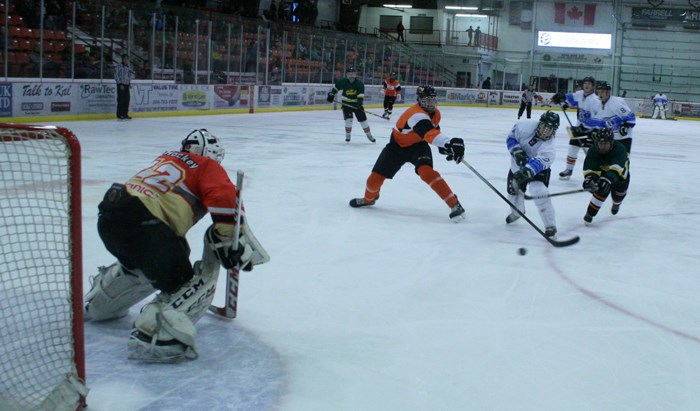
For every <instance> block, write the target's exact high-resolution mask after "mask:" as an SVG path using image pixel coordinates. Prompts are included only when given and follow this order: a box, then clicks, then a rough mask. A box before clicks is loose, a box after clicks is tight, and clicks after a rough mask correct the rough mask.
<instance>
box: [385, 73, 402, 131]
mask: <svg viewBox="0 0 700 411" xmlns="http://www.w3.org/2000/svg"><path fill="white" fill-rule="evenodd" d="M396 100H401V84H399V79H397V78H396V73H391V74H390V75H389V78H388V79H386V80H384V114H382V117H383V118H385V119H387V120H388V119H389V117H391V112H392V111H393V110H394V103H395V102H396Z"/></svg>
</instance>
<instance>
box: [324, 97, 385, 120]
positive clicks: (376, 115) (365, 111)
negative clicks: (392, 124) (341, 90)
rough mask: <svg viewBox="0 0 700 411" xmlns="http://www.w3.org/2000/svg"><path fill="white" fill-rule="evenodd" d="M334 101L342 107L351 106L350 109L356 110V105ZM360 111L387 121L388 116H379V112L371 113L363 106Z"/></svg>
mask: <svg viewBox="0 0 700 411" xmlns="http://www.w3.org/2000/svg"><path fill="white" fill-rule="evenodd" d="M335 102H336V103H340V105H341V106H343V107H347V108H351V109H354V110H357V107H353V106H351V105H349V104H345V103H343V102H342V101H338V100H335ZM362 112H363V113H365V114H369V115H372V116H375V117H379V118H381V119H382V120H386V121H389V119H388V118H386V117H382V116H380V115H379V114H375V113H372V112H371V111H367V110H365V109H364V107H363V108H362Z"/></svg>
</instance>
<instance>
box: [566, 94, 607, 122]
mask: <svg viewBox="0 0 700 411" xmlns="http://www.w3.org/2000/svg"><path fill="white" fill-rule="evenodd" d="M598 101H600V99H599V98H598V96H597V95H596V94H595V93H591V94H589V95H587V96H584V95H583V90H579V91H577V92H575V93H569V94H567V95H566V104H568V105H569V107H573V108H575V109H577V115H576V116H577V119H578V124H584V123H585V121H586V119H588V118H589V117H590V116H591V110H592V108H593V107H594V105H595V103H596V102H598Z"/></svg>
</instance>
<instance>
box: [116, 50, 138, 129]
mask: <svg viewBox="0 0 700 411" xmlns="http://www.w3.org/2000/svg"><path fill="white" fill-rule="evenodd" d="M133 77H134V70H133V69H132V68H131V66H130V65H129V55H128V54H123V55H122V62H121V63H117V64H115V65H114V78H115V79H116V80H117V119H119V120H131V117H129V101H130V100H131V91H130V89H131V79H132V78H133Z"/></svg>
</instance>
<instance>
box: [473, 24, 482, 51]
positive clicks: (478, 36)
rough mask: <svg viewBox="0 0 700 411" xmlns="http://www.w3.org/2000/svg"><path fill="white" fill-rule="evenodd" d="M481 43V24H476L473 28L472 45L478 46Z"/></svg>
mask: <svg viewBox="0 0 700 411" xmlns="http://www.w3.org/2000/svg"><path fill="white" fill-rule="evenodd" d="M480 45H481V26H476V30H474V47H479V46H480Z"/></svg>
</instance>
